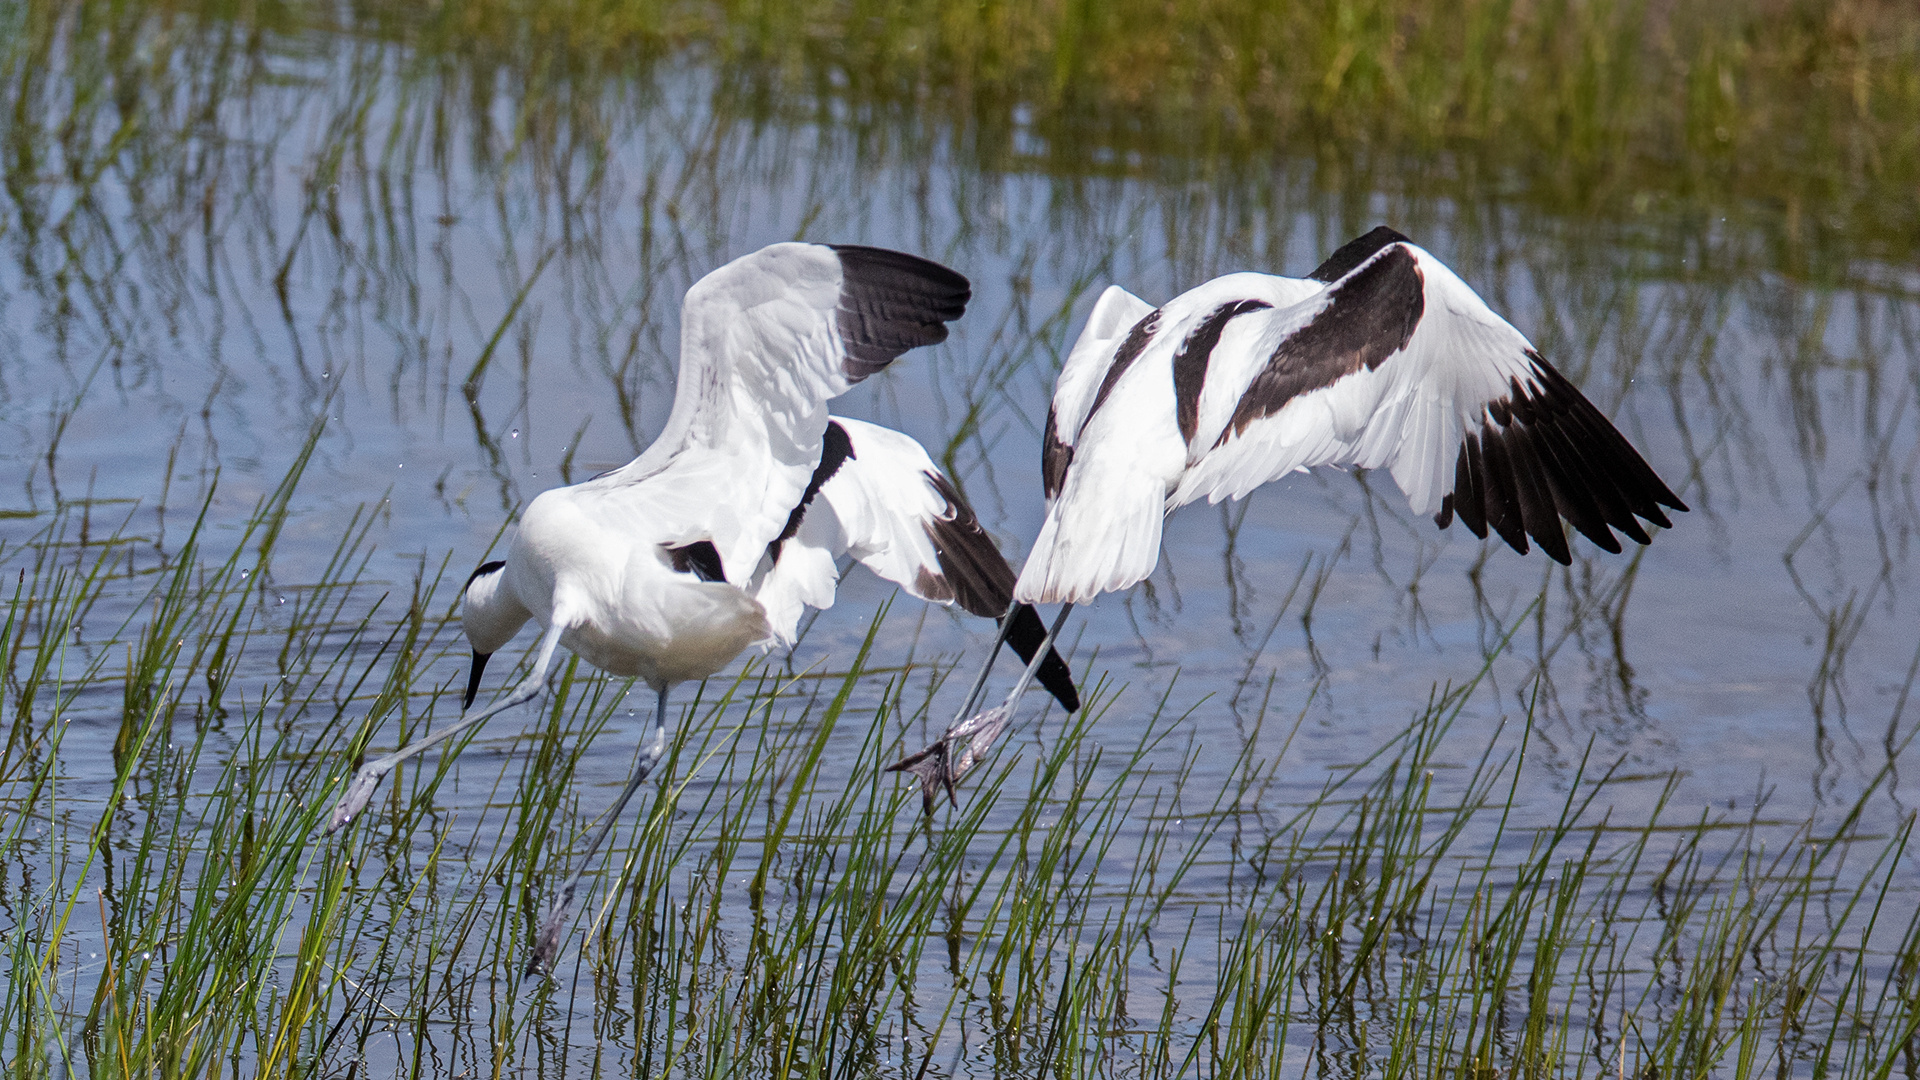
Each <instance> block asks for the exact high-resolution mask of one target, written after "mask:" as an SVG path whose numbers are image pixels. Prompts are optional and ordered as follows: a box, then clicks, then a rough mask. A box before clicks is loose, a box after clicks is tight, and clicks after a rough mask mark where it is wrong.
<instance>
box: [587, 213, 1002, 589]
mask: <svg viewBox="0 0 1920 1080" xmlns="http://www.w3.org/2000/svg"><path fill="white" fill-rule="evenodd" d="M971 295H972V293H971V289H970V287H969V285H968V283H967V279H966V278H964V277H962V276H961V275H960V274H958V273H955V272H954V271H952V270H949V269H947V268H946V267H944V266H941V265H939V264H938V263H934V262H930V261H928V260H926V259H922V258H919V257H917V256H914V255H907V254H904V253H901V252H897V251H887V250H884V249H880V248H870V247H858V246H853V245H828V244H803V243H786V244H774V245H772V246H770V247H766V248H762V249H761V250H759V251H756V252H754V253H753V254H751V255H746V256H743V257H741V258H738V259H735V260H734V261H732V262H730V263H728V264H726V265H725V266H722V267H720V268H719V269H718V270H715V271H713V272H712V273H710V274H708V275H707V276H706V277H703V278H701V279H700V280H699V281H698V282H696V283H695V284H694V286H693V288H691V289H689V290H688V291H687V297H686V301H685V302H684V303H683V305H682V306H681V316H680V373H679V380H678V383H677V385H676V388H675V391H674V399H673V411H672V413H671V414H670V415H669V416H668V418H667V423H666V426H665V427H664V428H663V429H662V430H661V433H660V437H659V438H658V439H656V440H655V441H654V443H653V445H651V446H649V447H648V448H647V450H646V452H645V453H643V454H641V455H640V456H639V457H638V458H635V459H634V460H633V461H632V462H631V463H629V464H627V465H626V466H624V467H622V468H620V469H616V470H614V471H613V472H611V473H608V474H606V475H605V476H602V477H598V478H596V479H595V480H593V481H589V483H592V484H596V485H606V486H614V487H623V486H629V485H646V486H647V487H648V488H649V491H648V497H649V502H650V503H651V504H652V505H653V506H654V507H655V508H656V510H657V512H658V513H659V514H660V515H661V516H662V517H663V518H664V519H666V520H672V521H674V522H676V523H678V524H677V526H676V527H677V528H679V529H680V530H681V531H683V532H684V533H685V536H684V537H680V536H676V537H668V538H666V540H667V542H688V543H691V542H694V541H699V540H705V541H710V542H711V543H712V544H713V545H714V547H715V548H716V550H717V551H718V553H719V557H720V563H721V565H722V566H723V567H725V568H726V571H727V577H728V579H729V580H732V581H734V582H735V583H736V584H742V583H744V582H745V580H746V578H747V576H748V575H750V574H751V573H752V572H753V568H754V567H755V565H756V564H757V563H758V561H759V556H760V553H761V551H763V550H764V549H765V547H766V545H767V544H768V543H769V542H770V541H772V539H773V538H774V537H775V536H777V535H778V534H779V532H780V529H781V527H782V525H783V524H784V523H785V521H786V518H787V515H788V512H789V511H790V510H791V508H792V507H793V506H794V505H795V504H796V503H797V502H798V500H799V498H800V496H801V494H802V493H803V492H804V491H805V489H806V485H807V480H808V477H809V476H810V475H811V474H812V472H813V469H814V466H815V465H816V464H817V463H818V462H819V460H820V454H821V443H820V438H821V435H820V433H821V432H822V431H823V430H824V429H825V427H826V418H827V413H826V403H827V401H828V400H830V399H831V398H833V397H835V396H837V395H839V394H841V393H843V392H844V391H846V390H847V388H849V387H851V386H852V385H853V384H854V383H857V382H859V381H860V380H862V379H864V378H866V377H867V376H869V375H871V374H873V373H874V372H877V371H879V370H881V369H882V368H884V367H886V366H887V365H888V364H889V363H891V362H892V361H893V360H894V358H895V357H898V356H899V355H900V354H901V353H904V352H906V351H907V350H908V349H912V348H915V347H917V346H921V345H932V344H935V343H937V342H940V341H944V340H946V337H947V327H946V324H947V323H948V322H951V321H952V320H954V319H957V318H959V317H960V315H961V313H962V312H964V311H965V310H966V305H967V301H968V299H969V298H970V297H971ZM667 504H671V505H667Z"/></svg>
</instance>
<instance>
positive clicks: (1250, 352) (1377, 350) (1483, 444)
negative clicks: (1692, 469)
mask: <svg viewBox="0 0 1920 1080" xmlns="http://www.w3.org/2000/svg"><path fill="white" fill-rule="evenodd" d="M1316 276H1318V277H1321V278H1323V279H1325V280H1326V281H1327V285H1326V288H1325V289H1324V291H1323V292H1321V293H1319V294H1318V295H1315V296H1313V297H1311V298H1309V299H1307V300H1304V301H1302V302H1300V303H1298V304H1295V305H1292V306H1290V307H1286V308H1275V309H1273V310H1271V311H1265V312H1259V313H1256V314H1254V315H1253V316H1251V319H1252V321H1253V324H1254V325H1256V326H1259V327H1260V332H1259V333H1258V334H1257V335H1250V336H1249V337H1247V338H1243V339H1242V340H1243V341H1244V342H1246V343H1247V344H1248V345H1250V346H1251V347H1245V348H1241V349H1239V350H1236V351H1235V352H1234V353H1233V354H1231V355H1227V356H1222V357H1219V358H1218V360H1217V367H1218V372H1217V374H1218V376H1219V382H1218V384H1217V385H1209V386H1208V388H1207V391H1206V393H1204V394H1203V395H1202V399H1201V403H1200V409H1199V417H1198V422H1197V423H1196V425H1195V427H1194V430H1193V431H1192V435H1191V437H1190V438H1189V439H1188V441H1187V452H1188V461H1189V467H1188V469H1187V470H1186V472H1185V473H1184V475H1183V476H1182V477H1181V480H1180V483H1179V485H1178V487H1177V488H1176V489H1175V490H1174V492H1173V493H1172V495H1171V496H1170V497H1169V499H1168V506H1169V507H1172V506H1178V505H1181V504H1183V503H1187V502H1191V501H1193V500H1194V499H1197V498H1200V497H1201V496H1205V497H1207V498H1208V499H1210V500H1212V501H1215V502H1218V501H1219V500H1221V499H1224V498H1239V497H1241V496H1243V495H1245V494H1247V493H1248V492H1250V491H1252V490H1253V489H1254V488H1256V487H1258V486H1260V485H1261V484H1264V483H1266V482H1267V481H1269V480H1273V479H1275V478H1277V477H1279V476H1282V475H1284V474H1286V473H1288V472H1291V471H1293V470H1295V469H1305V468H1311V467H1313V466H1315V465H1357V466H1361V467H1364V468H1370V469H1373V468H1384V469H1387V470H1389V471H1390V472H1391V473H1392V475H1393V478H1394V480H1395V482H1397V483H1398V484H1399V485H1400V488H1401V490H1402V491H1404V492H1405V493H1406V495H1407V499H1408V501H1409V502H1410V503H1411V505H1412V508H1413V510H1414V512H1415V513H1420V514H1431V515H1434V518H1435V521H1436V522H1437V523H1438V524H1439V525H1440V526H1441V527H1443V528H1444V527H1445V526H1446V525H1447V524H1449V523H1450V522H1451V520H1452V519H1453V517H1454V516H1455V515H1456V514H1457V515H1458V516H1459V517H1460V519H1461V520H1462V521H1464V522H1466V524H1467V527H1468V528H1470V529H1472V530H1473V532H1474V534H1475V535H1477V536H1480V537H1485V536H1486V535H1487V527H1488V526H1489V525H1491V526H1492V527H1493V529H1494V530H1495V531H1496V532H1498V533H1499V535H1500V536H1501V538H1502V539H1504V540H1505V541H1506V542H1507V543H1508V544H1509V545H1511V546H1512V547H1513V549H1514V550H1515V551H1518V552H1521V553H1523V554H1524V553H1525V552H1526V551H1527V537H1528V536H1531V537H1533V539H1534V540H1535V541H1536V542H1537V543H1539V545H1540V547H1541V549H1542V550H1544V551H1546V552H1547V554H1548V555H1550V556H1552V557H1553V558H1554V559H1555V560H1557V561H1559V562H1561V563H1566V562H1569V561H1570V560H1571V557H1572V555H1571V552H1570V551H1569V550H1568V547H1567V541H1566V531H1565V527H1564V526H1562V525H1561V523H1560V519H1561V518H1563V517H1564V518H1565V519H1566V520H1567V521H1568V522H1570V523H1571V524H1572V525H1573V526H1574V528H1576V529H1578V530H1579V531H1580V532H1581V533H1582V534H1583V535H1585V536H1586V537H1587V538H1588V539H1590V540H1592V541H1593V542H1594V543H1595V544H1596V545H1598V546H1599V547H1601V548H1602V549H1604V550H1606V551H1610V552H1618V551H1619V550H1620V544H1619V541H1618V540H1617V539H1616V538H1615V537H1614V535H1613V533H1612V531H1611V530H1610V528H1609V526H1611V528H1612V529H1618V530H1619V531H1620V532H1622V533H1624V534H1626V535H1627V536H1629V537H1631V538H1632V539H1634V540H1636V541H1638V542H1640V543H1643V544H1644V543H1648V542H1650V540H1651V537H1650V536H1649V535H1648V534H1647V532H1646V530H1645V529H1644V528H1643V527H1642V526H1641V525H1640V524H1639V522H1638V521H1636V520H1635V516H1636V515H1638V516H1639V517H1641V518H1644V519H1645V520H1646V521H1648V522H1650V523H1652V524H1654V525H1658V526H1660V527H1662V528H1667V527H1670V526H1671V524H1672V523H1671V522H1670V521H1669V520H1668V519H1667V517H1666V515H1665V514H1664V513H1663V512H1662V510H1661V507H1662V506H1665V507H1668V508H1671V509H1674V510H1685V509H1686V505H1685V504H1684V503H1682V502H1681V501H1680V499H1679V498H1678V497H1677V496H1676V495H1674V493H1673V492H1672V491H1671V490H1670V489H1669V488H1668V487H1667V485H1666V484H1665V483H1664V482H1662V481H1661V479H1660V478H1659V476H1658V475H1656V474H1655V473H1654V471H1653V469H1652V468H1651V467H1650V466H1648V465H1647V463H1646V461H1645V460H1644V459H1642V458H1641V456H1640V454H1639V453H1638V452H1637V451H1635V450H1634V448H1633V447H1632V445H1630V444H1629V443H1628V442H1627V440H1626V438H1625V436H1623V435H1621V434H1620V432H1619V431H1618V430H1617V429H1616V428H1615V427H1614V426H1613V424H1612V423H1611V422H1609V421H1608V420H1607V418H1606V417H1605V416H1604V415H1602V414H1601V413H1600V411H1599V410H1598V409H1596V408H1595V407H1594V406H1593V404H1592V403H1591V402H1589V401H1588V400H1587V399H1586V397H1585V396H1584V395H1582V394H1581V393H1580V391H1579V390H1578V389H1576V388H1575V387H1574V386H1573V384H1572V383H1570V382H1568V381H1567V380H1566V378H1565V377H1563V376H1562V375H1561V374H1560V373H1559V372H1558V371H1556V370H1554V368H1553V367H1552V365H1550V364H1548V363H1547V362H1546V361H1545V360H1544V359H1542V358H1541V356H1540V354H1539V352H1537V351H1536V350H1535V349H1534V348H1533V345H1532V344H1531V343H1530V342H1528V341H1527V339H1526V338H1525V336H1523V335H1522V334H1521V333H1520V332H1519V331H1518V330H1516V329H1514V328H1513V327H1512V326H1511V325H1510V324H1508V322H1507V321H1506V320H1505V319H1503V318H1501V317H1500V316H1499V315H1497V314H1495V313H1494V311H1493V310H1492V309H1490V308H1488V307H1487V305H1486V304H1485V302H1483V301H1482V300H1481V299H1480V297H1479V296H1478V294H1476V293H1475V292H1474V291H1473V289H1472V288H1470V287H1469V286H1468V285H1467V284H1466V282H1464V281H1462V280H1460V278H1459V277H1458V276H1457V275H1455V274H1454V273H1453V271H1451V270H1449V269H1448V268H1447V267H1446V266H1445V265H1443V264H1442V263H1441V262H1440V261H1439V260H1438V259H1436V258H1434V257H1433V256H1432V255H1431V254H1429V253H1428V252H1426V251H1425V250H1423V249H1421V248H1419V247H1417V246H1415V245H1414V244H1412V243H1410V242H1408V241H1407V240H1406V238H1405V237H1402V236H1400V235H1399V234H1398V233H1395V232H1393V231H1392V230H1390V229H1376V230H1374V232H1372V233H1369V234H1368V235H1367V236H1364V237H1361V238H1360V239H1359V240H1356V241H1354V242H1353V243H1352V244H1349V245H1347V246H1346V247H1345V248H1342V249H1341V251H1339V252H1336V253H1335V255H1334V257H1333V258H1331V259H1329V260H1328V263H1327V265H1325V266H1323V267H1322V268H1321V269H1320V270H1319V271H1316ZM1262 324H1264V325H1262Z"/></svg>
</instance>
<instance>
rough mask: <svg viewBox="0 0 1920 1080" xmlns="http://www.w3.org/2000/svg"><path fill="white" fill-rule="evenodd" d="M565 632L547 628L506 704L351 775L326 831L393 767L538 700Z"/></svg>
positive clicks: (349, 814)
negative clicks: (529, 669) (529, 663)
mask: <svg viewBox="0 0 1920 1080" xmlns="http://www.w3.org/2000/svg"><path fill="white" fill-rule="evenodd" d="M565 629H566V628H565V626H564V625H563V624H562V623H561V622H560V620H558V619H555V620H554V623H553V625H552V626H550V627H548V628H547V633H546V636H545V637H543V638H541V639H540V653H539V656H538V657H537V658H536V659H535V660H534V662H533V670H532V671H531V672H529V673H528V675H527V677H526V678H524V679H522V680H520V685H518V686H516V687H514V688H513V693H511V694H508V695H507V697H506V699H505V700H503V701H496V702H494V703H493V704H492V705H489V706H487V707H486V708H484V709H481V710H480V711H479V712H476V713H471V714H469V715H466V716H462V717H461V718H460V719H459V720H456V721H454V722H453V723H451V724H448V725H447V726H446V727H443V728H441V729H440V730H439V731H436V732H433V733H432V734H430V735H428V736H427V737H425V738H423V739H416V740H414V741H413V742H410V743H408V744H407V745H405V746H403V747H401V748H400V749H398V750H395V751H394V752H393V753H391V754H388V755H387V756H386V757H383V758H379V759H377V760H374V761H369V762H367V763H366V764H365V765H362V766H360V771H359V772H356V773H354V774H353V779H352V780H351V781H350V782H349V783H348V784H347V792H346V794H344V795H342V796H340V801H339V802H337V803H335V804H334V806H333V817H332V818H331V819H330V820H328V822H327V831H328V832H338V831H340V828H341V826H343V825H345V824H346V823H347V822H349V821H352V820H353V817H354V815H355V814H358V813H359V812H360V811H361V810H363V809H365V808H366V805H367V803H368V801H369V800H371V799H372V798H373V789H374V788H376V787H379V786H380V778H381V777H383V776H385V775H387V774H388V773H390V772H392V771H393V767H394V766H395V765H398V764H400V763H401V762H403V761H405V760H407V759H408V758H410V757H412V756H414V755H415V754H418V753H420V752H422V751H424V750H431V749H432V748H434V747H435V746H438V745H440V744H441V743H443V742H446V741H447V740H448V739H451V738H453V737H454V736H455V735H458V734H460V733H461V732H463V731H467V730H469V729H471V728H473V727H474V726H476V725H478V724H480V723H481V722H482V721H485V720H488V719H491V718H492V717H494V716H497V715H499V714H500V713H503V712H506V711H507V710H508V709H511V708H513V707H514V706H515V705H524V704H526V703H527V702H529V701H532V700H533V699H534V698H536V697H539V696H540V692H541V691H542V690H544V689H545V688H546V685H547V668H548V667H549V666H551V665H552V663H553V650H554V648H555V647H556V646H558V645H559V644H560V634H561V632H562V631H564V630H565Z"/></svg>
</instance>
